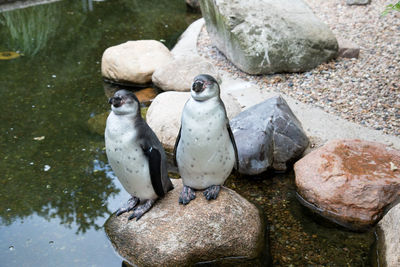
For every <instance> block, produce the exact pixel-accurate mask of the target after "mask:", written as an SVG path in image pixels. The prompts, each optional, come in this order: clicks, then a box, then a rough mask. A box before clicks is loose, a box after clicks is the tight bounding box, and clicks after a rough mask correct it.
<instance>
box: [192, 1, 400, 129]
mask: <svg viewBox="0 0 400 267" xmlns="http://www.w3.org/2000/svg"><path fill="white" fill-rule="evenodd" d="M305 1H306V2H307V3H308V4H309V5H310V7H311V8H312V9H313V10H314V13H315V14H316V15H317V16H318V17H319V18H320V19H321V20H322V21H324V22H325V23H327V24H328V26H329V27H330V29H331V30H332V31H333V33H334V34H335V35H336V37H337V38H341V39H347V40H350V41H352V42H354V43H356V44H357V45H358V46H359V47H360V56H359V58H358V59H347V58H337V59H335V60H333V61H331V62H327V63H324V64H321V65H320V66H318V67H317V68H315V69H313V70H311V71H309V72H305V73H290V74H274V75H249V74H246V73H244V72H242V71H240V70H239V69H238V68H236V67H235V66H234V65H233V64H232V63H230V62H229V61H228V60H227V59H226V57H225V56H224V55H223V54H222V53H221V52H219V51H218V49H217V48H216V47H214V46H213V45H212V43H211V40H210V39H209V37H208V34H207V31H206V29H205V27H204V28H203V30H202V31H201V33H200V36H199V39H198V44H197V48H198V53H199V54H200V55H201V56H203V57H205V58H207V59H208V60H210V61H211V62H212V63H213V64H214V65H215V66H217V68H219V69H223V70H225V71H228V72H230V73H231V74H233V75H234V77H238V78H241V79H244V80H247V81H250V82H253V83H256V84H257V85H258V86H259V87H260V88H261V91H265V92H271V91H273V92H278V93H281V94H282V95H283V96H285V95H288V96H291V97H293V98H294V99H296V100H298V101H301V102H304V103H307V104H311V105H314V106H317V107H319V108H321V109H323V110H325V111H326V112H328V113H332V114H335V115H337V116H340V117H342V118H344V119H346V120H349V121H352V122H356V123H358V124H361V125H364V126H367V127H370V128H373V129H375V130H379V131H382V132H383V133H385V134H390V135H395V136H400V12H391V13H389V14H388V15H386V16H384V17H382V16H381V13H382V11H383V10H384V9H385V6H386V5H388V4H390V3H394V2H395V1H394V0H393V1H392V2H388V1H382V0H373V1H372V2H371V4H369V5H366V6H348V5H346V3H345V1H344V0H341V1H336V0H325V1H320V0H305Z"/></svg>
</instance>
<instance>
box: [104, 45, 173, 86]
mask: <svg viewBox="0 0 400 267" xmlns="http://www.w3.org/2000/svg"><path fill="white" fill-rule="evenodd" d="M171 61H172V55H171V53H170V51H169V50H168V48H167V47H166V46H165V45H163V44H162V43H161V42H159V41H155V40H139V41H128V42H126V43H123V44H120V45H116V46H112V47H109V48H107V49H106V50H105V51H104V53H103V57H102V60H101V74H102V75H103V77H105V78H106V79H108V80H111V81H114V82H117V83H132V84H147V83H150V82H151V76H152V75H153V72H154V71H155V69H156V68H158V67H161V66H164V65H167V64H169V63H170V62H171Z"/></svg>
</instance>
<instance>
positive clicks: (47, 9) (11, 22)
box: [0, 5, 61, 56]
mask: <svg viewBox="0 0 400 267" xmlns="http://www.w3.org/2000/svg"><path fill="white" fill-rule="evenodd" d="M0 15H1V16H0V19H1V21H2V24H4V25H5V26H6V27H7V28H8V31H9V38H8V42H9V46H11V47H13V48H14V49H15V50H19V51H21V52H22V53H24V54H25V55H29V56H33V55H35V54H37V53H38V52H39V51H40V50H41V49H43V47H45V46H46V43H47V42H48V41H49V40H50V39H51V38H53V37H54V35H55V33H56V31H57V29H58V27H59V25H60V18H61V10H60V8H59V6H57V5H45V6H43V7H39V6H36V7H31V8H29V9H27V8H24V9H18V10H14V11H8V12H3V13H1V14H0Z"/></svg>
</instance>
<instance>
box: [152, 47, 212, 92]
mask: <svg viewBox="0 0 400 267" xmlns="http://www.w3.org/2000/svg"><path fill="white" fill-rule="evenodd" d="M199 74H209V75H211V76H213V77H214V78H216V79H217V80H220V78H219V76H218V72H217V71H216V70H215V69H214V66H213V65H212V64H211V63H210V62H208V61H207V60H205V59H204V58H202V57H200V56H196V55H191V56H181V57H177V58H175V59H173V60H172V61H171V62H170V64H168V65H164V66H161V67H159V68H157V69H156V70H155V72H154V73H153V76H152V80H153V83H154V84H155V85H156V86H158V87H160V88H161V89H163V90H164V91H180V92H188V91H190V87H191V85H192V82H193V78H194V77H196V76H197V75H199Z"/></svg>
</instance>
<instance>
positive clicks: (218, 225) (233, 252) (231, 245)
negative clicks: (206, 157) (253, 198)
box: [105, 179, 267, 266]
mask: <svg viewBox="0 0 400 267" xmlns="http://www.w3.org/2000/svg"><path fill="white" fill-rule="evenodd" d="M172 181H173V183H174V187H175V189H174V190H172V191H170V192H168V194H167V195H166V196H165V197H164V198H163V199H161V200H159V201H157V202H156V204H155V205H154V206H153V208H152V209H151V210H150V211H149V212H148V213H146V214H145V215H144V216H143V217H142V218H141V219H140V220H139V221H127V218H128V216H129V214H126V213H125V214H123V215H121V216H119V217H116V216H115V214H113V215H112V216H111V217H110V218H109V219H108V220H107V222H106V224H105V229H106V233H107V235H108V237H109V238H110V240H111V242H112V243H113V245H114V246H115V248H116V249H117V251H118V252H119V254H120V255H121V256H123V257H124V258H126V259H127V260H128V261H130V262H131V263H133V264H137V265H138V266H192V265H193V264H194V263H198V262H205V261H221V260H222V262H223V259H224V258H234V257H239V258H241V259H242V260H246V259H254V258H256V257H259V256H260V254H261V253H262V252H263V251H266V249H267V248H265V235H264V231H265V227H264V225H263V221H262V219H261V217H260V214H259V210H258V209H257V208H256V207H255V206H254V205H253V204H251V203H250V202H248V201H247V200H246V199H244V198H243V197H241V196H240V195H239V194H237V193H235V192H234V191H232V190H230V189H227V188H225V187H223V188H222V190H221V192H220V194H219V196H218V198H217V200H215V201H214V200H213V201H207V200H206V199H205V198H204V196H203V194H202V192H201V191H197V197H196V199H195V200H194V201H191V202H190V204H188V205H187V206H183V205H179V204H178V197H179V193H180V192H181V190H182V182H181V180H175V179H173V180H172ZM226 260H229V259H226ZM231 260H232V259H231Z"/></svg>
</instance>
